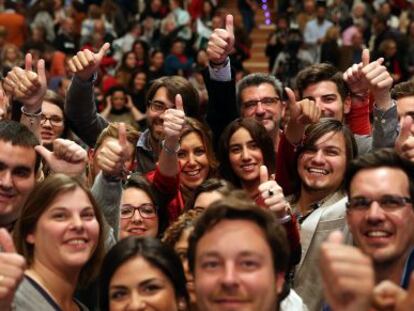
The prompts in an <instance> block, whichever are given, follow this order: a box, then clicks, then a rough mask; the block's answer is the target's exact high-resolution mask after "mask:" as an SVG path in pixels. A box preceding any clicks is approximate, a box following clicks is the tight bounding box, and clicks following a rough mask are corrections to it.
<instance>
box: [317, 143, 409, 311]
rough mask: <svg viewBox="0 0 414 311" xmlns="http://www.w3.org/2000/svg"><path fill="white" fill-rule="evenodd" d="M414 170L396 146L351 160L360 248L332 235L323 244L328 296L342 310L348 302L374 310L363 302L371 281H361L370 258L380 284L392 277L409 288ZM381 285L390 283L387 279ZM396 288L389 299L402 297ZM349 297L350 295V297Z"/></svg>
mask: <svg viewBox="0 0 414 311" xmlns="http://www.w3.org/2000/svg"><path fill="white" fill-rule="evenodd" d="M412 176H414V165H413V164H412V163H411V162H409V161H407V160H406V159H404V158H402V157H400V156H399V155H398V154H397V153H396V152H395V151H394V150H391V149H383V150H378V151H376V152H373V153H371V154H366V155H364V156H362V157H360V158H358V159H357V160H355V161H353V162H352V163H351V165H350V168H349V170H348V172H347V174H346V179H345V187H346V189H347V192H348V195H349V202H348V204H347V213H346V218H347V222H348V226H349V229H350V231H351V233H352V235H353V238H354V243H355V245H356V247H357V248H358V249H359V251H358V250H357V249H356V248H355V247H352V246H346V245H341V244H339V243H334V242H333V241H332V238H330V241H328V242H326V243H324V244H323V246H322V249H321V269H322V275H323V276H324V282H325V285H326V286H325V288H326V297H328V302H329V304H330V305H331V306H332V307H333V308H334V309H335V307H336V309H338V310H342V309H341V307H343V306H344V305H346V304H348V306H349V305H350V304H352V303H354V304H355V308H354V309H349V310H368V308H361V307H360V306H358V307H357V304H358V303H361V301H362V302H363V300H364V299H362V298H364V297H363V296H364V295H366V296H368V295H369V293H368V295H367V291H368V292H369V289H370V285H369V284H366V286H364V287H363V286H360V285H361V283H360V284H359V285H358V282H361V276H362V275H363V274H365V273H366V271H367V269H370V264H369V262H370V261H372V264H373V270H374V275H375V281H374V283H375V284H378V283H380V282H382V281H385V280H389V281H391V282H392V283H394V284H399V285H400V286H401V287H402V288H404V289H408V287H409V282H410V275H411V273H412V271H414V226H413V224H414V209H413V202H412V200H413V198H414V183H413V180H412ZM364 256H365V257H368V258H369V259H370V260H368V261H366V260H365V259H364ZM355 271H360V273H355ZM352 284H353V285H352ZM389 285H390V283H388V284H387V286H389ZM412 285H414V284H411V286H412ZM371 287H372V286H371ZM381 287H382V288H384V283H383V284H382V285H381ZM381 287H380V286H378V287H377V289H376V290H375V291H374V297H375V298H377V299H375V301H376V302H377V303H381V301H382V299H381V297H379V299H378V293H380V292H381V291H382V290H381ZM333 288H335V290H333ZM388 288H389V287H388ZM371 291H372V289H371ZM393 292H394V290H393V291H389V292H388V300H389V301H391V302H392V303H393V304H395V303H398V299H399V298H397V296H393V295H394V294H393ZM361 296H362V298H361ZM344 297H348V298H347V301H345V300H344ZM358 297H360V298H358ZM366 298H368V297H366ZM366 300H367V299H365V305H366V304H367V302H366ZM411 303H412V301H411ZM351 306H352V305H351ZM368 307H369V305H368ZM390 307H391V308H390V309H389V310H391V309H392V310H394V308H393V307H394V305H391V306H390ZM406 307H407V306H406ZM401 310H402V309H401ZM404 310H409V308H407V309H404ZM410 310H412V309H410Z"/></svg>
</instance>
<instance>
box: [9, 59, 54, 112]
mask: <svg viewBox="0 0 414 311" xmlns="http://www.w3.org/2000/svg"><path fill="white" fill-rule="evenodd" d="M3 88H4V91H5V92H6V94H7V95H9V96H13V97H14V98H15V99H17V100H19V101H21V102H22V103H23V105H24V109H25V111H26V112H29V113H35V112H37V111H39V110H40V109H41V108H42V101H43V97H44V96H45V94H46V90H47V79H46V72H45V61H44V60H43V59H41V60H39V61H38V62H37V73H36V72H34V71H33V67H32V55H31V54H30V53H28V54H26V57H25V69H22V68H20V67H13V69H12V70H11V71H9V73H8V74H7V76H6V78H5V79H4V81H3Z"/></svg>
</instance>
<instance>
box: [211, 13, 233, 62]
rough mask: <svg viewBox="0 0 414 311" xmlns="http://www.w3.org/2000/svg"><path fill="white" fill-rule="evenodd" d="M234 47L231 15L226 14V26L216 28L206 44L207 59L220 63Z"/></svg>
mask: <svg viewBox="0 0 414 311" xmlns="http://www.w3.org/2000/svg"><path fill="white" fill-rule="evenodd" d="M233 48H234V26H233V15H230V14H229V15H227V16H226V28H225V29H223V28H216V29H214V31H213V33H212V34H211V36H210V38H209V40H208V44H207V55H208V59H209V61H210V62H211V63H213V64H222V63H224V62H225V60H226V58H227V56H229V54H230V53H231V52H232V50H233Z"/></svg>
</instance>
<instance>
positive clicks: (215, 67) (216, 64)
mask: <svg viewBox="0 0 414 311" xmlns="http://www.w3.org/2000/svg"><path fill="white" fill-rule="evenodd" d="M229 61H230V59H229V57H227V58H226V59H225V60H224V62H221V63H215V62H212V61H210V66H211V68H213V69H221V68H224V67H226V66H227V64H228V63H229Z"/></svg>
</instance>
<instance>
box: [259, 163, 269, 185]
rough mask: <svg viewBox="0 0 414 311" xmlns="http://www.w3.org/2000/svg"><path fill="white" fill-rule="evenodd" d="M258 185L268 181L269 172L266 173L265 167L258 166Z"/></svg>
mask: <svg viewBox="0 0 414 311" xmlns="http://www.w3.org/2000/svg"><path fill="white" fill-rule="evenodd" d="M259 175H260V184H263V183H265V182H266V181H269V172H268V171H267V167H266V166H265V165H261V166H260V171H259Z"/></svg>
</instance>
